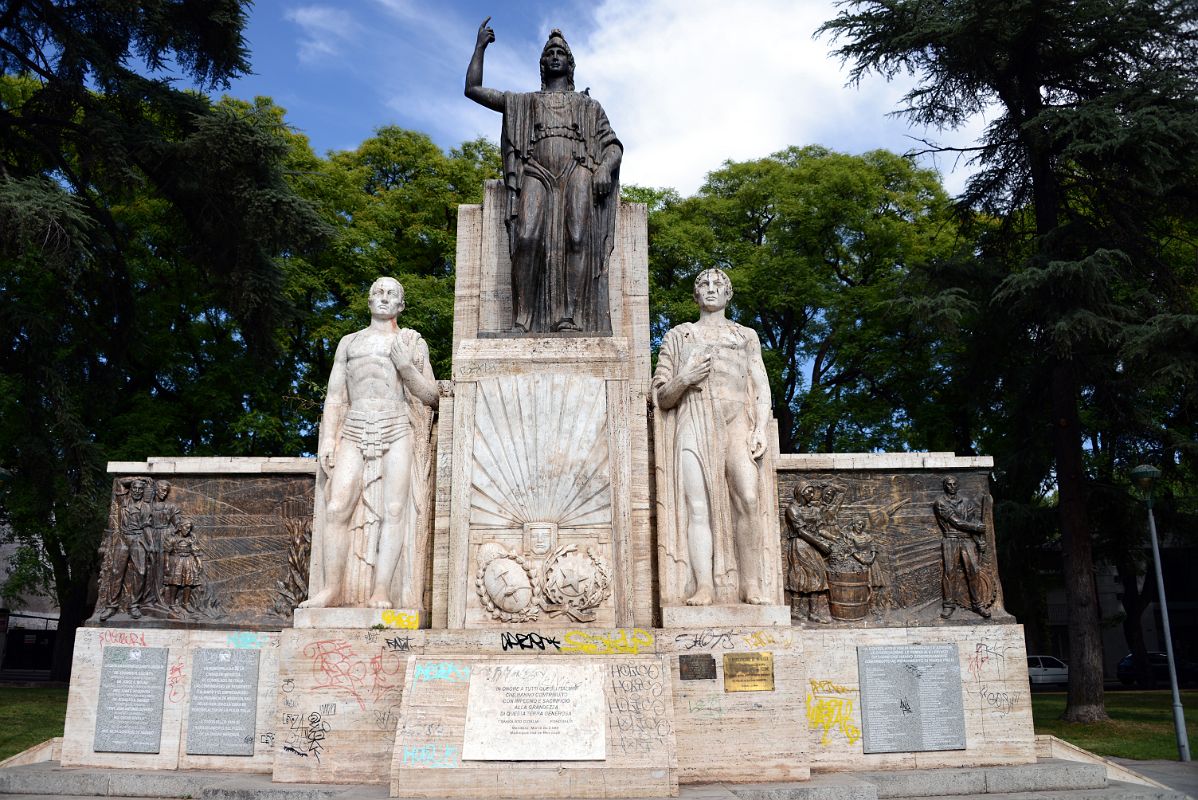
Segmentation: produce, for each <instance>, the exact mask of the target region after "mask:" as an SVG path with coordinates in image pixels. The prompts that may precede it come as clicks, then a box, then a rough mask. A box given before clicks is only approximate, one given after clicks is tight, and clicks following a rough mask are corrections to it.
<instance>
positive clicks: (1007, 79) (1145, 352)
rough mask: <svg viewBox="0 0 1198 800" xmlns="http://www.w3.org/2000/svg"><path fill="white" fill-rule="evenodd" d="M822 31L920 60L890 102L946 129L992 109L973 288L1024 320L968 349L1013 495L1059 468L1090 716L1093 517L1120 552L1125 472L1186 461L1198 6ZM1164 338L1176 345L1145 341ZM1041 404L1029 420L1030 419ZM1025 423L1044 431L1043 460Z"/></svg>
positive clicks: (888, 73)
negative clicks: (993, 358) (986, 270)
mask: <svg viewBox="0 0 1198 800" xmlns="http://www.w3.org/2000/svg"><path fill="white" fill-rule="evenodd" d="M821 30H822V31H823V32H825V33H831V34H832V35H833V36H835V37H838V38H840V40H841V42H842V44H841V46H840V48H839V50H838V52H839V54H840V55H841V56H842V58H844V59H845V60H846V61H847V62H850V63H851V73H850V74H851V77H852V79H853V80H860V79H861V78H862V77H863V76H864V75H865V74H867V73H869V72H877V73H879V74H881V75H883V76H885V77H887V78H891V77H895V76H897V75H899V74H903V73H907V74H910V75H914V76H915V77H916V82H915V87H914V88H913V89H911V90H910V91H909V92H908V93H907V95H906V96H905V98H904V100H905V105H904V107H903V108H902V109H901V110H900V111H899V112H898V113H902V114H905V115H907V116H909V117H910V118H912V119H913V120H914V121H916V122H917V123H919V124H923V125H931V126H938V127H957V126H959V125H961V124H962V123H963V122H964V121H965V120H967V119H969V118H970V117H971V116H972V115H974V114H977V113H979V112H981V111H983V110H987V109H989V111H988V115H989V116H990V117H991V118H992V120H993V121H992V122H991V123H990V125H989V127H988V128H987V129H986V132H985V134H984V135H983V137H982V140H981V142H980V144H979V146H978V147H977V148H976V149H975V153H976V163H977V164H978V165H979V166H980V167H981V169H980V171H979V172H978V173H977V174H976V175H975V176H974V177H973V178H972V179H971V180H970V182H969V185H968V187H967V190H966V192H965V195H964V197H963V198H962V206H963V209H970V210H973V211H976V212H980V213H982V214H985V215H988V216H990V217H994V218H997V219H999V220H1000V221H1001V225H1000V226H999V227H998V229H997V230H996V231H994V232H993V233H992V234H991V235H989V236H988V237H987V238H986V239H984V240H982V241H981V247H980V248H979V256H980V258H981V260H983V261H986V262H991V263H993V262H994V261H998V262H999V263H1002V264H1003V265H1004V268H1003V269H1001V270H1000V271H999V273H998V274H995V275H993V276H992V278H991V280H989V281H988V284H989V285H988V286H984V287H983V286H979V287H977V288H979V289H982V293H981V294H977V295H975V297H976V298H977V300H978V301H979V302H982V303H985V305H987V306H988V307H989V309H990V311H991V313H995V314H999V315H1002V317H1003V318H1004V320H1005V323H1006V325H1007V326H1008V328H1009V329H1011V331H1013V332H1014V333H1015V335H1014V336H1011V335H1006V336H1004V335H1003V334H1002V333H1001V332H999V339H1000V340H1001V341H1005V342H1007V343H1009V344H1010V345H1012V346H1013V347H1014V349H1013V350H1012V351H1008V352H1007V354H1006V357H1004V358H1002V359H1000V360H999V361H997V362H983V361H977V360H974V359H970V361H971V362H972V363H974V364H977V365H978V366H979V367H980V369H978V370H977V372H976V374H977V376H978V378H979V379H980V380H981V381H982V384H983V385H990V386H994V387H996V388H998V389H999V391H998V392H997V393H996V394H994V395H993V397H994V399H995V400H997V401H998V402H999V403H1000V405H999V406H997V409H998V410H999V412H1000V415H1001V417H1000V418H1001V419H1004V420H1010V421H1013V422H1014V427H1015V430H1016V431H1017V435H1016V436H1014V437H1011V440H1009V441H1008V442H1007V444H1008V445H1015V446H1008V447H1007V448H1005V452H1002V453H998V454H997V455H1001V456H1003V457H1004V460H1003V461H1000V465H1001V467H1000V481H1001V480H1002V479H1007V478H1010V479H1011V480H1012V483H1011V485H1010V486H1008V487H1007V488H1008V489H1010V490H1011V492H1010V494H1009V495H1008V497H1010V498H1011V499H1012V500H1014V501H1016V502H1021V503H1024V504H1028V505H1030V504H1034V503H1036V502H1037V499H1038V497H1041V496H1043V493H1044V488H1043V487H1045V486H1046V485H1048V484H1050V483H1051V484H1053V485H1054V488H1055V499H1056V501H1057V506H1058V509H1059V515H1060V530H1061V534H1062V540H1061V541H1062V545H1063V550H1064V555H1065V569H1064V572H1065V578H1066V580H1065V586H1066V591H1067V594H1068V599H1069V606H1070V609H1071V619H1070V638H1071V648H1072V650H1073V652H1072V653H1071V657H1072V664H1073V666H1074V671H1073V674H1072V676H1071V696H1070V706H1069V710H1068V712H1067V713H1068V714H1069V715H1070V717H1071V718H1072V719H1074V720H1088V719H1096V718H1099V717H1101V715H1102V681H1101V672H1100V670H1101V653H1100V652H1099V639H1100V637H1099V635H1098V628H1099V624H1100V620H1099V619H1098V617H1097V614H1096V613H1095V611H1094V604H1093V603H1092V598H1093V596H1094V579H1093V564H1092V549H1091V547H1092V541H1093V539H1094V534H1095V533H1097V534H1099V536H1098V544H1099V547H1100V549H1106V551H1107V552H1108V553H1109V552H1111V550H1110V548H1109V547H1107V545H1109V544H1112V543H1113V542H1114V541H1115V538H1116V535H1117V529H1118V527H1119V521H1121V520H1122V521H1126V520H1127V519H1128V516H1129V513H1130V505H1131V503H1130V498H1129V496H1128V494H1127V492H1126V490H1125V486H1126V483H1125V481H1126V479H1125V478H1122V477H1121V475H1124V474H1125V473H1126V471H1127V470H1128V469H1129V468H1130V467H1131V466H1133V465H1134V464H1135V463H1136V462H1137V461H1139V460H1142V459H1143V457H1144V455H1145V454H1146V453H1149V454H1151V456H1152V458H1153V460H1155V461H1157V462H1158V463H1159V464H1161V466H1162V468H1163V469H1164V470H1165V471H1166V472H1167V473H1171V474H1172V477H1174V478H1176V477H1178V476H1179V475H1181V474H1184V475H1187V476H1192V475H1193V474H1194V461H1193V445H1192V442H1193V441H1194V434H1195V431H1194V428H1193V423H1192V420H1193V417H1194V410H1195V407H1194V405H1193V399H1194V397H1193V386H1194V378H1195V377H1198V376H1196V375H1195V373H1194V372H1193V366H1194V362H1195V359H1194V355H1195V353H1196V352H1198V348H1195V344H1198V342H1195V340H1194V338H1193V336H1192V331H1193V330H1195V327H1196V326H1195V323H1194V319H1195V314H1196V313H1198V309H1196V308H1195V302H1194V301H1195V293H1194V285H1195V284H1194V282H1193V278H1194V275H1193V271H1194V266H1193V265H1194V262H1195V253H1196V245H1195V238H1194V237H1193V236H1192V235H1185V234H1182V235H1180V236H1179V235H1178V234H1179V233H1181V232H1186V233H1192V232H1193V229H1194V221H1195V218H1196V217H1195V211H1196V209H1198V204H1196V201H1198V190H1196V189H1195V186H1198V181H1196V180H1195V179H1196V178H1198V37H1196V36H1195V31H1196V30H1198V6H1196V5H1195V4H1194V3H1192V2H1178V0H1131V2H1121V1H1120V0H1081V1H1080V2H1064V1H1063V0H1051V1H1050V2H1028V0H999V1H998V2H991V3H965V2H947V3H946V2H939V1H938V0H849V2H847V3H845V4H844V6H843V8H842V11H841V12H840V13H839V14H838V16H837V17H836V18H834V19H833V20H831V21H829V22H827V23H825V25H824V26H823V28H822V29H821ZM932 149H935V148H934V146H933V147H932ZM994 278H997V280H994ZM1165 341H1167V342H1168V343H1169V344H1170V345H1172V346H1174V347H1176V348H1177V350H1176V351H1163V350H1160V349H1158V348H1156V347H1154V346H1155V345H1159V344H1161V343H1163V342H1165ZM970 349H972V348H970ZM1175 354H1176V356H1175ZM1012 356H1013V357H1012ZM1029 379H1030V382H1029ZM1027 387H1031V391H1026V395H1031V396H1037V397H1036V399H1037V400H1038V401H1039V403H1038V404H1031V403H1029V402H1028V399H1029V397H1028V396H1024V395H1025V390H1026V388H1027ZM1040 387H1047V389H1048V391H1047V392H1042V390H1041V389H1040ZM1037 405H1038V408H1037ZM1037 412H1038V416H1039V419H1040V422H1039V425H1038V430H1036V429H1035V428H1033V429H1032V430H1030V431H1026V430H1021V429H1020V428H1021V427H1022V425H1021V423H1022V422H1023V420H1024V419H1025V417H1024V415H1025V414H1032V415H1036V414H1037ZM1028 433H1031V434H1033V435H1039V436H1040V437H1042V438H1043V439H1045V440H1049V441H1051V444H1052V449H1051V454H1050V458H1042V457H1039V454H1038V452H1037V451H1038V448H1036V447H1035V446H1034V444H1033V443H1032V442H1031V440H1030V439H1028V437H1027V435H1026V434H1028ZM999 438H1000V439H1001V438H1002V437H999ZM1020 441H1026V442H1028V444H1029V445H1031V447H1029V448H1027V450H1028V451H1030V452H1031V453H1032V454H1033V455H1032V457H1030V458H1027V457H1025V455H1026V453H1025V451H1024V448H1023V447H1021V446H1019V445H1018V442H1020ZM1003 470H1009V472H1007V474H1005V475H1004V474H1003ZM1037 472H1038V473H1039V474H1038V475H1037V474H1036V473H1037ZM1037 483H1038V484H1039V488H1036V489H1035V490H1033V488H1032V487H1033V486H1034V485H1035V484H1037ZM1123 538H1124V539H1125V540H1126V539H1127V538H1128V537H1126V536H1124V537H1123ZM1119 549H1120V548H1118V547H1115V548H1114V550H1116V551H1117V550H1119ZM1122 550H1123V553H1125V554H1126V553H1127V547H1126V544H1125V545H1124V546H1123V548H1122ZM1123 560H1124V561H1126V560H1127V559H1123ZM1121 570H1122V567H1121ZM1072 678H1076V679H1072Z"/></svg>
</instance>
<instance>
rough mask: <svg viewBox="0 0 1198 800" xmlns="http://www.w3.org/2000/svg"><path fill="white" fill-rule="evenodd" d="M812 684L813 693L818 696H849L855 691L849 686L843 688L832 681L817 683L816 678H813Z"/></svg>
mask: <svg viewBox="0 0 1198 800" xmlns="http://www.w3.org/2000/svg"><path fill="white" fill-rule="evenodd" d="M810 683H811V691H812V692H814V693H818V694H848V693H849V692H851V691H853V690H852V689H850V688H849V687H847V686H841V685H840V684H839V683H832V681H817V680H816V679H815V678H811V679H810Z"/></svg>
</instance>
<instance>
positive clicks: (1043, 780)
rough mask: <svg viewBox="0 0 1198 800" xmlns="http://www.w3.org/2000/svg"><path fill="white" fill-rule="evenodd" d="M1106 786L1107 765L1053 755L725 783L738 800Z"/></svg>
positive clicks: (841, 799)
mask: <svg viewBox="0 0 1198 800" xmlns="http://www.w3.org/2000/svg"><path fill="white" fill-rule="evenodd" d="M1106 788H1107V779H1106V768H1105V767H1104V766H1102V765H1101V764H1083V763H1081V762H1078V761H1064V760H1061V759H1052V758H1048V759H1041V760H1039V761H1037V762H1036V763H1034V764H1022V765H1019V766H1011V767H954V768H951V769H924V770H903V771H891V772H882V771H875V772H852V773H826V774H822V775H821V774H816V775H813V776H812V778H811V780H810V781H806V782H803V783H762V784H747V785H739V786H736V785H729V786H727V790H728V791H729V792H730V793H731V794H732V795H734V796H735V797H736V798H738V799H739V800H880V799H881V798H892V797H893V798H928V797H943V798H945V799H946V800H948V798H955V797H979V796H985V797H987V798H998V797H1005V796H1007V795H1010V794H1013V793H1018V792H1033V793H1037V792H1038V793H1041V794H1042V793H1045V792H1061V791H1078V790H1095V791H1097V790H1105V789H1106ZM1108 796H1110V795H1108ZM696 800H709V798H708V797H703V798H696ZM711 800H714V798H711ZM1021 800H1022V798H1021Z"/></svg>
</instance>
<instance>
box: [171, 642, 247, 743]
mask: <svg viewBox="0 0 1198 800" xmlns="http://www.w3.org/2000/svg"><path fill="white" fill-rule="evenodd" d="M258 652H259V651H258V650H256V649H251V648H237V649H221V648H206V649H201V650H196V651H195V654H194V655H193V656H192V662H191V663H192V676H193V677H192V679H191V699H190V702H189V703H188V706H187V754H188V755H191V756H252V755H253V754H254V722H255V720H256V719H257V716H258Z"/></svg>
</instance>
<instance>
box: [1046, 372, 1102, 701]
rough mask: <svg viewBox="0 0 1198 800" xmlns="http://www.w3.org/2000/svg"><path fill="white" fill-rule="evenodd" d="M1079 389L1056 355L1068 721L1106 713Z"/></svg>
mask: <svg viewBox="0 0 1198 800" xmlns="http://www.w3.org/2000/svg"><path fill="white" fill-rule="evenodd" d="M1077 394H1078V390H1077V372H1076V368H1075V366H1074V364H1073V362H1072V361H1069V360H1065V359H1062V360H1059V361H1058V362H1057V363H1056V364H1055V365H1054V366H1053V370H1052V416H1053V423H1054V424H1053V451H1054V456H1055V457H1056V464H1057V492H1058V494H1057V498H1058V499H1057V513H1058V515H1059V516H1060V521H1061V543H1062V548H1063V553H1062V555H1063V556H1064V559H1063V560H1064V572H1065V602H1066V603H1067V604H1068V607H1069V696H1068V699H1067V700H1066V704H1065V713H1064V714H1063V715H1062V716H1061V718H1062V719H1064V720H1066V721H1068V722H1100V721H1102V720H1106V719H1108V717H1107V713H1106V707H1105V705H1104V698H1103V686H1102V681H1103V669H1102V624H1101V623H1102V620H1101V609H1100V608H1099V607H1098V592H1097V585H1096V583H1095V580H1094V553H1093V543H1092V542H1091V540H1090V527H1089V523H1088V521H1087V519H1086V486H1085V473H1084V471H1083V465H1082V449H1081V441H1082V440H1081V421H1080V419H1079V416H1078V408H1077V404H1078V399H1077Z"/></svg>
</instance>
